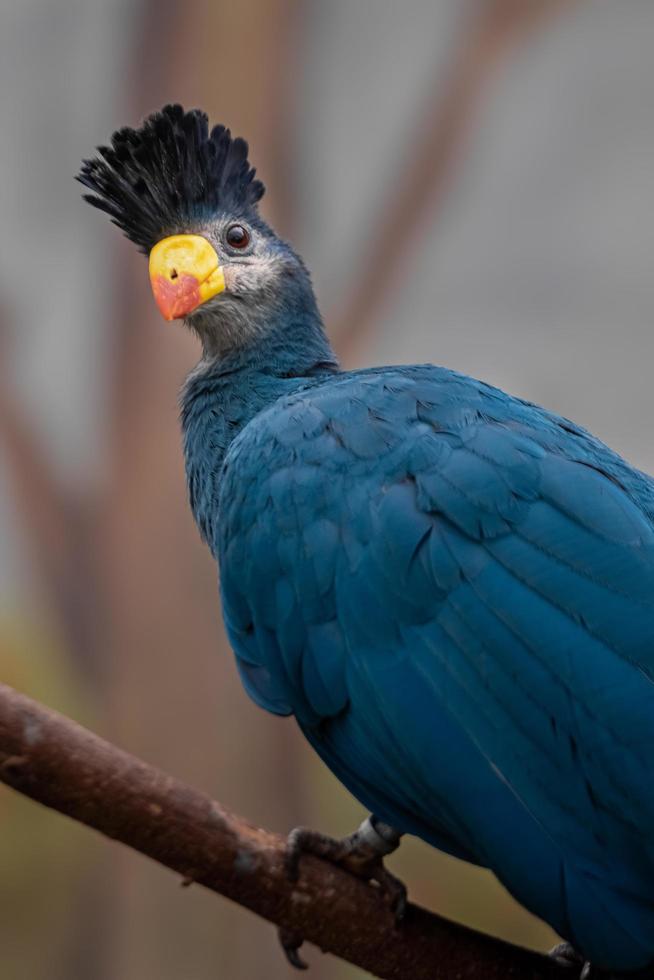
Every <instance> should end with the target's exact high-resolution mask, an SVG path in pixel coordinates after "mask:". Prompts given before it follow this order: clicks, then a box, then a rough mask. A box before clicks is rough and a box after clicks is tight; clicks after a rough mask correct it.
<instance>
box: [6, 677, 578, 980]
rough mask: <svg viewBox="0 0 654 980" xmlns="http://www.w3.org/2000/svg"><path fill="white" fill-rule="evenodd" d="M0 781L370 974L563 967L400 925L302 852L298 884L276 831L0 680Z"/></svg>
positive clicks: (538, 976) (453, 934)
mask: <svg viewBox="0 0 654 980" xmlns="http://www.w3.org/2000/svg"><path fill="white" fill-rule="evenodd" d="M0 780H1V781H2V782H4V783H6V784H7V785H8V786H11V787H12V788H13V789H15V790H18V791H19V792H21V793H24V794H25V795H26V796H29V797H31V798H32V799H34V800H37V801H38V802H39V803H43V804H44V805H45V806H49V807H52V808H54V809H55V810H59V811H60V812H61V813H65V814H67V815H68V816H69V817H72V818H73V819H75V820H79V821H80V822H81V823H85V824H87V825H88V826H89V827H93V828H94V829H95V830H98V831H100V832H101V833H103V834H105V835H106V836H108V837H111V838H113V839H114V840H118V841H121V842H122V843H123V844H127V845H128V846H129V847H132V848H134V849H135V850H137V851H140V852H141V853H143V854H146V855H147V856H148V857H150V858H153V859H154V860H155V861H159V862H160V863H161V864H164V865H166V866H167V867H169V868H172V870H173V871H176V872H178V873H179V874H180V875H182V878H183V884H191V883H197V884H200V885H204V886H205V887H206V888H210V889H211V890H212V891H215V892H218V893H219V894H221V895H224V896H226V897H227V898H230V899H232V900H233V901H234V902H238V903H239V904H240V905H243V906H245V907H246V908H248V909H250V910H251V911H252V912H255V913H256V914H257V915H260V916H262V917H264V918H266V919H268V920H270V921H271V922H274V923H276V924H277V925H279V926H284V927H285V928H287V929H290V930H293V931H297V932H299V933H301V934H302V935H304V936H305V937H306V939H307V940H309V941H311V942H312V943H315V945H317V946H319V947H320V948H321V949H322V950H323V951H325V952H330V953H333V954H335V955H336V956H339V957H341V958H342V959H345V960H348V961H349V962H350V963H354V964H355V965H356V966H359V967H361V968H362V969H364V970H368V971H369V972H371V973H372V974H373V975H374V976H377V977H381V978H387V980H405V978H406V980H408V978H410V980H450V978H452V977H460V978H465V980H506V978H507V977H511V978H513V980H554V978H556V977H558V976H560V971H559V968H558V967H556V966H555V964H554V963H553V962H551V961H550V960H548V959H547V958H546V957H544V956H541V955H539V954H537V953H532V952H529V951H527V950H524V949H521V948H519V947H517V946H512V945H510V944H508V943H505V942H502V941H500V940H498V939H492V938H491V937H489V936H484V935H482V934H481V933H477V932H474V931H472V930H470V929H467V928H465V927H464V926H460V925H456V924H455V923H453V922H449V921H448V920H446V919H443V918H441V917H440V916H437V915H434V914H432V913H430V912H427V911H425V910H424V909H421V908H418V907H417V906H413V905H412V906H410V907H409V911H408V913H407V917H406V920H405V922H404V923H403V924H402V926H401V928H399V929H396V928H394V926H393V921H392V917H391V914H390V912H389V911H388V909H387V908H386V905H385V902H384V901H383V899H382V898H381V896H380V895H379V894H378V892H377V890H376V889H375V888H373V887H371V886H369V885H367V884H365V883H364V882H362V881H360V880H359V879H357V878H354V877H353V876H351V875H349V874H348V873H347V872H345V871H342V870H340V869H339V868H335V867H333V866H331V865H328V864H325V863H324V862H322V861H319V860H317V859H316V858H311V857H306V858H304V859H303V862H302V870H301V876H300V880H299V882H298V883H297V884H291V883H289V881H288V880H287V878H286V876H285V873H284V866H283V856H284V840H283V838H281V837H279V836H277V835H275V834H271V833H268V832H267V831H265V830H261V829H259V828H257V827H254V826H252V825H251V824H249V823H247V822H246V821H245V820H243V819H241V818H240V817H236V816H234V815H233V814H231V813H229V811H228V810H226V809H225V808H224V807H223V806H221V805H220V804H219V803H216V802H215V801H213V800H211V799H210V798H209V797H208V796H205V795H204V794H203V793H201V792H199V791H198V790H195V789H192V788H191V787H190V786H186V785H184V784H183V783H181V782H179V781H177V780H176V779H174V778H173V777H172V776H169V775H167V774H166V773H163V772H161V771H160V770H158V769H155V768H154V767H152V766H150V765H148V764H147V763H145V762H142V761H141V760H140V759H137V758H135V757H134V756H131V755H129V754H128V753H127V752H123V751H122V750H121V749H119V748H117V747H116V746H114V745H111V744H110V743H109V742H105V741H104V740H103V739H101V738H99V737H98V736H97V735H94V734H92V733H91V732H89V731H87V730H85V729H84V728H82V727H80V726H79V725H77V724H76V723H75V722H73V721H70V720H69V719H67V718H64V717H63V716H62V715H59V714H57V713H56V712H54V711H51V710H50V709H48V708H46V707H44V706H43V705H40V704H38V703H37V702H35V701H32V700H31V699H30V698H27V697H25V696H24V695H22V694H18V693H17V692H16V691H14V690H12V689H11V688H10V687H7V686H6V685H4V684H0ZM280 955H281V953H280Z"/></svg>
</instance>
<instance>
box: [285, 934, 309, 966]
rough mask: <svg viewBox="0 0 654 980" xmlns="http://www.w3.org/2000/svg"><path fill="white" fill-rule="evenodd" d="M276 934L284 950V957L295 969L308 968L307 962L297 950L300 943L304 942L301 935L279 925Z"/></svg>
mask: <svg viewBox="0 0 654 980" xmlns="http://www.w3.org/2000/svg"><path fill="white" fill-rule="evenodd" d="M277 935H278V936H279V942H280V945H281V947H282V949H283V950H284V955H285V956H286V959H287V960H288V962H289V963H290V964H291V966H292V967H294V969H296V970H308V969H309V964H308V963H305V962H304V960H303V959H302V957H301V956H300V954H299V953H298V950H299V948H300V946H301V945H302V943H303V942H304V940H303V938H302V936H300V935H299V934H298V933H297V932H293V930H292V929H284V928H283V927H280V928H279V929H278V930H277Z"/></svg>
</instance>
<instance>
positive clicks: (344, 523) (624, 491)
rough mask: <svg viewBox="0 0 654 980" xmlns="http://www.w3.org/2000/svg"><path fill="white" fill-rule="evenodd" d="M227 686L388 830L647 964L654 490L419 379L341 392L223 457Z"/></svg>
mask: <svg viewBox="0 0 654 980" xmlns="http://www.w3.org/2000/svg"><path fill="white" fill-rule="evenodd" d="M219 492H220V499H219V508H220V509H219V513H220V519H219V521H218V522H217V525H216V532H215V540H214V541H213V542H212V545H213V547H214V550H215V552H216V553H217V554H218V555H219V560H220V568H221V588H222V597H223V606H224V615H225V619H226V623H227V627H228V631H229V635H230V639H231V642H232V644H233V647H234V650H235V652H236V656H237V662H238V666H239V670H240V673H241V676H242V678H243V682H244V684H245V687H246V689H247V691H248V693H249V694H250V695H251V697H252V698H253V699H254V700H255V701H256V702H257V703H258V704H260V705H262V706H263V707H264V708H267V709H268V710H270V711H274V712H277V713H281V714H288V713H293V714H295V716H296V717H297V719H298V722H299V724H300V725H301V727H302V729H303V730H304V732H305V734H306V735H307V737H308V738H309V740H310V741H311V743H312V744H313V746H314V747H315V748H316V750H317V751H318V753H319V754H320V755H321V756H322V758H323V759H324V760H325V762H326V763H327V764H328V765H329V766H330V767H331V768H332V769H333V771H334V772H335V773H336V775H337V776H338V777H339V778H340V779H341V780H342V781H343V782H344V783H345V785H347V786H348V787H349V788H350V790H351V791H352V792H353V793H354V794H355V795H356V796H357V797H358V798H359V799H360V800H361V801H362V802H363V803H364V805H366V806H367V807H369V808H370V809H371V810H373V811H374V812H375V813H377V814H378V815H379V816H380V817H382V818H383V819H385V820H387V821H388V822H390V823H392V824H394V825H395V826H397V827H398V828H399V829H400V830H405V831H407V832H410V833H414V834H418V835H419V836H420V837H422V838H424V839H425V840H427V841H429V842H431V843H432V844H434V845H436V846H438V847H440V848H442V849H444V850H446V851H449V852H450V853H452V854H455V855H458V856H460V857H464V858H466V859H467V860H470V861H474V862H476V863H478V864H481V865H484V866H487V867H489V868H491V869H492V870H494V871H495V873H496V874H497V875H498V877H499V878H500V879H501V880H502V881H503V882H504V883H505V884H506V885H507V887H508V888H509V890H510V891H511V892H512V893H513V894H514V895H515V896H516V897H517V898H518V899H519V900H520V901H521V902H522V903H523V904H524V905H526V906H527V907H528V908H530V909H531V910H532V911H534V912H535V913H536V914H537V915H539V916H541V917H542V918H544V919H546V920H547V921H549V922H550V923H551V924H552V925H553V927H554V928H555V929H556V930H557V931H558V932H559V933H560V934H561V935H563V936H565V937H566V938H568V939H569V940H570V941H572V942H573V943H574V944H575V945H576V946H577V947H578V948H579V949H580V950H582V951H583V952H584V954H585V955H586V956H588V957H589V958H591V959H592V960H593V961H594V962H596V963H597V964H599V965H604V966H606V967H609V968H614V969H616V968H619V969H628V968H632V967H634V968H635V967H639V966H643V965H645V964H646V963H647V962H648V961H650V960H652V959H654V836H653V834H652V830H653V828H654V780H652V778H651V777H652V756H653V753H654V684H653V677H654V522H653V513H654V486H653V484H652V482H651V481H650V480H649V478H648V477H646V476H645V475H643V474H642V473H639V472H638V471H636V470H634V469H633V468H631V467H629V466H628V465H627V464H626V463H625V462H624V461H623V460H621V459H620V458H619V457H618V456H616V455H615V454H614V453H612V452H611V451H610V450H609V449H607V447H605V446H604V445H603V444H602V443H600V442H599V441H598V440H596V439H594V438H593V437H592V436H590V435H589V434H588V433H586V432H584V431H583V430H581V429H579V428H577V427H576V426H574V425H572V424H571V423H569V422H567V421H565V420H563V419H560V418H557V417H556V416H553V415H551V414H549V413H547V412H545V411H544V410H542V409H540V408H537V407H536V406H533V405H530V404H528V403H525V402H522V401H519V400H517V399H512V398H510V397H509V396H507V395H505V394H503V393H502V392H499V391H497V390H495V389H493V388H491V387H488V386H486V385H483V384H481V383H480V382H476V381H472V380H470V379H468V378H464V377H461V376H459V375H456V374H454V373H453V372H449V371H446V370H444V369H440V368H435V367H414V368H386V369H383V370H372V371H367V372H357V373H352V374H346V375H341V376H336V377H335V378H333V379H331V380H329V381H326V382H323V383H321V384H319V385H315V386H314V387H311V388H307V390H304V391H300V392H298V393H296V394H294V395H291V396H289V397H286V398H283V399H280V400H279V401H277V402H276V403H275V404H274V405H273V406H272V407H271V408H269V409H267V410H266V411H264V412H262V413H261V414H259V415H258V416H257V417H256V418H255V419H254V420H253V421H251V422H250V423H249V424H248V425H247V426H246V427H245V428H244V429H243V431H242V432H241V433H240V435H239V436H238V437H237V438H236V439H235V441H234V442H233V443H232V446H231V447H230V449H229V452H228V454H227V457H226V460H225V463H224V466H223V473H222V479H221V485H220V491H219Z"/></svg>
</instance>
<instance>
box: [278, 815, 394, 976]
mask: <svg viewBox="0 0 654 980" xmlns="http://www.w3.org/2000/svg"><path fill="white" fill-rule="evenodd" d="M401 837H402V835H401V834H400V833H399V831H397V830H395V828H394V827H391V826H389V824H387V823H383V822H382V821H381V820H378V819H377V817H375V816H370V817H367V818H366V819H365V820H364V821H363V823H362V824H361V826H360V827H359V828H358V829H357V830H355V831H354V833H353V834H349V835H348V836H347V837H343V838H341V839H340V840H338V839H336V838H334V837H328V836H327V835H326V834H321V833H319V832H318V831H315V830H308V829H307V828H306V827H296V828H295V830H292V831H291V832H290V834H289V835H288V841H287V845H286V858H285V862H286V873H287V875H288V878H289V880H290V881H297V879H298V877H299V874H300V858H301V857H302V855H303V854H313V855H314V857H319V858H322V859H323V860H324V861H331V862H332V863H333V864H338V865H340V866H341V867H343V868H345V870H346V871H349V872H350V873H351V874H354V875H356V876H357V877H358V878H363V879H364V881H370V882H375V883H376V885H377V887H378V888H380V889H381V891H382V892H383V894H384V895H385V897H386V898H387V900H388V904H389V906H390V908H391V911H392V913H393V916H394V918H395V924H396V925H399V924H400V922H401V921H402V919H403V918H404V914H405V912H406V906H407V890H406V886H405V884H404V882H402V881H400V879H399V878H396V876H395V875H394V874H391V872H390V871H388V870H387V869H386V868H385V867H384V858H385V857H386V856H387V855H388V854H392V853H393V851H395V850H397V848H398V847H399V845H400V838H401ZM279 940H280V942H281V944H282V949H283V950H284V953H285V954H286V958H287V959H288V961H289V963H290V964H291V965H292V966H294V967H296V968H297V969H300V970H304V969H306V963H304V962H303V961H302V959H301V958H300V956H299V954H298V950H299V948H300V946H301V945H302V936H299V935H298V934H296V933H292V932H290V931H289V930H287V929H280V930H279Z"/></svg>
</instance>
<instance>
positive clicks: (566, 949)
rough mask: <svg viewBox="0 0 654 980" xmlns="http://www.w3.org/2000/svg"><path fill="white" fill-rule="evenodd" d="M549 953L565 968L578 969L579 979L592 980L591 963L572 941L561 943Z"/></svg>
mask: <svg viewBox="0 0 654 980" xmlns="http://www.w3.org/2000/svg"><path fill="white" fill-rule="evenodd" d="M549 955H550V956H551V958H552V959H553V960H554V962H555V963H558V965H559V966H562V967H563V968H564V969H566V970H577V971H578V973H577V976H578V978H579V980H591V977H592V975H593V974H592V969H593V968H592V966H591V964H590V963H589V962H588V961H587V960H585V959H584V958H583V956H581V955H580V954H579V953H578V952H577V950H576V949H575V948H574V946H571V945H570V943H559V944H558V946H555V947H554V949H551V950H550V952H549Z"/></svg>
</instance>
